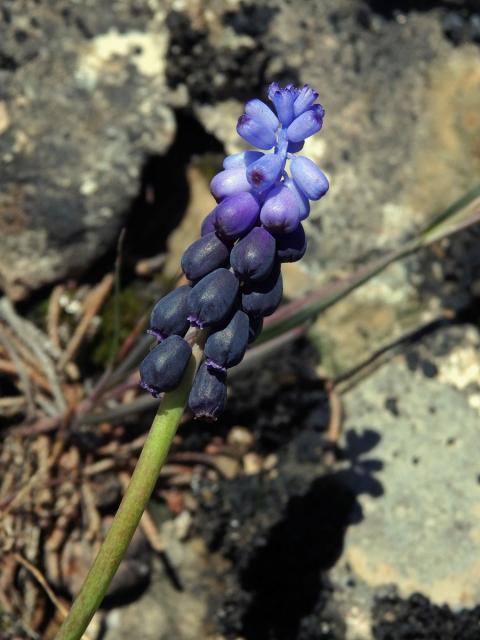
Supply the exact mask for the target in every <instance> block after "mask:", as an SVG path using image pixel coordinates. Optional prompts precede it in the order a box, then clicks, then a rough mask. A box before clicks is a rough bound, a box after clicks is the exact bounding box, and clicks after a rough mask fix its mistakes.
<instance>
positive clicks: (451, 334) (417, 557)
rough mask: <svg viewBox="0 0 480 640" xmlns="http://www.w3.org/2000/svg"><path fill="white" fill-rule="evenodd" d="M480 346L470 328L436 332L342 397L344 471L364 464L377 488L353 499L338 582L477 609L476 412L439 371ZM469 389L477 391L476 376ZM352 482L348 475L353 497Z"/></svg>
mask: <svg viewBox="0 0 480 640" xmlns="http://www.w3.org/2000/svg"><path fill="white" fill-rule="evenodd" d="M474 334H475V335H474ZM479 339H480V338H479V334H478V331H477V330H476V329H473V327H469V328H462V327H458V328H456V327H453V328H451V329H443V330H440V331H438V332H437V334H435V335H434V336H432V337H431V338H429V340H427V341H425V342H422V343H421V345H420V347H419V348H418V349H415V350H412V351H410V352H408V354H407V357H406V358H405V357H403V356H401V357H397V358H396V359H395V360H393V361H391V362H390V363H388V364H386V365H384V366H383V367H382V368H380V369H379V370H378V371H376V372H375V373H374V374H373V375H371V376H370V377H369V378H368V379H367V380H365V381H363V382H362V383H361V384H360V385H359V386H357V387H356V388H354V389H353V390H352V391H351V392H349V393H347V394H346V396H345V399H344V406H345V411H346V415H347V419H346V423H345V440H344V446H345V455H346V458H347V460H348V465H352V464H353V466H354V467H355V465H356V466H359V465H360V466H362V464H363V468H364V470H365V471H366V472H367V473H370V474H371V475H372V476H373V474H374V477H375V480H376V482H377V483H380V486H379V487H377V490H376V491H375V492H371V493H370V495H368V494H365V493H364V494H363V495H361V496H359V497H358V503H359V510H358V513H357V517H356V518H355V524H354V525H353V526H351V527H349V529H348V530H347V533H346V536H345V548H344V552H343V555H342V558H341V560H340V562H339V563H338V564H337V565H336V566H335V568H334V569H333V571H332V574H331V576H332V579H333V580H334V582H337V583H338V584H339V585H340V584H343V583H344V582H345V581H346V577H347V576H348V578H349V579H350V580H351V581H352V580H353V581H354V582H356V583H358V591H359V592H363V593H365V592H368V590H369V589H370V590H371V592H373V591H376V593H378V589H379V588H380V587H384V586H387V585H394V586H395V588H396V589H397V590H398V592H399V594H400V595H401V596H402V597H408V596H409V595H411V594H413V593H415V592H420V593H422V594H424V595H425V596H427V597H428V598H429V599H430V600H431V601H432V602H433V603H435V604H439V605H442V604H447V605H449V606H450V607H452V608H453V609H456V610H458V609H461V608H464V607H465V608H467V607H473V606H475V605H476V604H478V603H479V602H480V588H479V582H478V576H479V572H480V564H479V563H478V561H477V560H476V558H477V554H476V549H477V548H478V542H479V540H480V525H479V522H480V519H479V513H480V511H479V509H480V488H479V482H478V474H479V465H478V460H477V458H476V457H475V456H472V451H475V450H476V448H477V446H478V409H476V408H473V407H472V406H471V402H470V401H469V396H471V394H472V393H473V390H472V388H471V387H470V393H468V392H467V389H468V387H466V386H464V381H461V383H459V381H458V380H457V379H456V378H455V377H452V375H451V373H450V374H447V371H450V372H452V371H453V367H454V366H458V362H459V360H458V356H457V355H455V354H458V353H467V352H468V351H469V349H473V346H474V344H475V345H478V343H479V342H478V341H479ZM427 354H428V355H429V360H426V355H427ZM432 354H433V355H432ZM428 364H429V366H426V365H428ZM470 380H471V384H472V383H473V378H470ZM475 387H476V393H477V394H478V388H479V385H478V379H476V380H475ZM367 440H370V443H371V445H370V450H369V459H367V460H365V461H364V462H363V463H362V462H361V461H360V457H359V456H360V455H361V454H362V452H363V451H365V448H366V443H367ZM367 448H368V447H367ZM354 479H355V478H354V475H353V474H352V475H350V476H349V474H348V472H347V473H346V475H345V480H346V482H347V485H349V486H350V488H351V489H352V490H353V491H354V492H357V491H358V490H359V488H360V485H359V484H358V482H356V481H355V482H354ZM365 589H366V591H365ZM352 601H354V598H352V597H350V596H349V602H350V605H352Z"/></svg>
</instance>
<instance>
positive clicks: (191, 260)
mask: <svg viewBox="0 0 480 640" xmlns="http://www.w3.org/2000/svg"><path fill="white" fill-rule="evenodd" d="M229 255H230V247H228V246H227V245H226V244H225V242H223V240H221V239H220V238H219V237H218V236H217V234H216V233H215V232H214V231H213V232H212V233H208V234H207V235H206V236H203V237H202V238H199V239H198V240H196V241H195V242H194V243H193V244H191V245H190V246H189V247H188V249H187V250H186V251H185V253H184V254H183V256H182V263H181V264H182V270H183V273H184V274H185V275H186V276H187V278H188V279H189V280H198V279H199V278H203V276H206V275H207V273H210V272H211V271H213V270H214V269H218V267H223V266H224V265H225V264H227V262H228V258H229Z"/></svg>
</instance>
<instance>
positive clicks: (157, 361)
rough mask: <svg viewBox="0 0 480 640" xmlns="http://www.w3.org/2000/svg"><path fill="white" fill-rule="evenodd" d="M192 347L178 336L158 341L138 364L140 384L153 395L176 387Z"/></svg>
mask: <svg viewBox="0 0 480 640" xmlns="http://www.w3.org/2000/svg"><path fill="white" fill-rule="evenodd" d="M191 355H192V348H191V347H190V345H189V344H188V342H186V340H184V339H183V338H180V336H170V337H169V338H166V339H165V340H164V341H163V342H160V344H158V345H157V346H156V347H155V348H154V349H152V351H150V353H149V354H148V355H147V356H146V357H145V358H144V360H143V362H142V364H141V365H140V386H141V387H143V388H144V389H146V390H147V391H149V392H150V393H151V394H152V395H153V396H158V394H159V393H163V392H164V391H171V389H175V387H177V386H178V385H179V384H180V382H181V380H182V378H183V374H184V373H185V369H186V368H187V365H188V362H189V360H190V356H191Z"/></svg>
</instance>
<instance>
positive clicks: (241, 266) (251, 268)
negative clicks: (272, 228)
mask: <svg viewBox="0 0 480 640" xmlns="http://www.w3.org/2000/svg"><path fill="white" fill-rule="evenodd" d="M274 261H275V239H274V238H273V236H272V235H271V234H270V233H269V232H268V231H267V230H266V229H263V228H262V227H254V228H253V229H252V230H251V231H250V232H249V233H248V234H247V235H246V236H245V237H244V238H242V239H241V240H239V241H238V242H237V244H236V245H235V246H234V247H233V249H232V252H231V254H230V264H231V265H232V268H233V270H234V271H235V273H236V275H237V276H238V278H239V279H240V280H252V281H256V280H263V279H264V278H266V277H267V276H268V274H269V273H270V271H271V270H272V267H273V263H274Z"/></svg>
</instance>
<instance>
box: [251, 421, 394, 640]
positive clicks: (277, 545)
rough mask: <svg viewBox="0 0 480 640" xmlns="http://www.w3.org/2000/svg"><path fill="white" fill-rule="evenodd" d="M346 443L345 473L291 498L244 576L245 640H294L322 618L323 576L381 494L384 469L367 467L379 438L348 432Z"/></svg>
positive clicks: (322, 479) (373, 434)
mask: <svg viewBox="0 0 480 640" xmlns="http://www.w3.org/2000/svg"><path fill="white" fill-rule="evenodd" d="M346 440H347V446H346V448H345V449H344V450H343V452H342V454H343V458H344V460H345V461H347V462H348V468H346V469H342V470H340V471H338V472H333V473H329V474H327V475H325V476H323V477H320V478H316V479H315V480H314V481H313V482H312V483H311V485H310V487H309V489H308V491H307V492H306V493H305V494H303V495H296V496H293V497H291V498H290V500H289V501H288V503H287V506H286V509H285V512H284V516H283V518H282V519H281V520H280V521H279V522H278V523H277V524H275V525H274V526H273V527H272V528H271V529H270V531H269V534H268V537H267V540H266V542H265V544H264V545H263V546H262V547H261V548H259V549H258V550H257V551H256V552H254V554H253V555H252V557H251V559H250V562H249V563H248V565H247V566H246V568H245V569H244V570H243V571H242V572H241V575H240V583H241V586H242V588H243V589H244V590H245V591H247V592H249V593H250V594H251V595H252V600H251V602H250V605H249V607H248V609H247V610H246V612H245V614H244V616H243V629H242V631H243V635H244V636H245V637H246V638H247V639H248V640H263V639H267V638H275V639H277V638H278V639H279V640H283V639H285V640H286V639H287V638H288V639H292V638H297V637H300V636H299V632H300V627H301V623H302V619H303V618H305V617H306V616H308V615H309V614H311V613H312V612H313V611H319V610H320V616H321V612H322V611H323V609H324V606H325V604H326V598H327V597H328V596H327V594H326V591H325V588H326V587H327V583H326V579H325V576H324V573H325V572H327V571H328V570H329V569H331V568H332V567H333V566H334V564H335V563H336V562H337V560H338V559H339V558H340V556H341V554H342V551H343V545H344V537H345V532H346V530H347V527H348V526H349V525H351V524H356V523H357V522H359V520H360V519H361V518H362V511H361V508H360V505H359V503H358V501H357V497H358V496H359V495H361V494H365V493H367V494H369V495H371V496H373V497H379V496H381V495H382V494H383V487H382V485H381V483H380V482H379V481H378V480H377V479H376V478H375V477H374V473H375V472H377V471H379V470H380V469H381V468H382V462H381V461H380V460H376V459H374V458H369V459H363V456H364V455H365V454H368V453H370V452H371V451H372V449H373V448H374V447H375V446H376V445H377V444H378V442H379V441H380V436H379V434H378V433H376V432H374V431H372V430H369V429H367V430H365V431H363V433H361V434H357V433H356V432H353V431H351V432H349V433H348V434H347V438H346ZM319 600H320V601H322V600H323V604H322V602H320V605H321V606H320V607H319ZM319 633H320V632H319ZM319 637H320V636H319ZM321 637H333V636H321Z"/></svg>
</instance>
